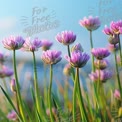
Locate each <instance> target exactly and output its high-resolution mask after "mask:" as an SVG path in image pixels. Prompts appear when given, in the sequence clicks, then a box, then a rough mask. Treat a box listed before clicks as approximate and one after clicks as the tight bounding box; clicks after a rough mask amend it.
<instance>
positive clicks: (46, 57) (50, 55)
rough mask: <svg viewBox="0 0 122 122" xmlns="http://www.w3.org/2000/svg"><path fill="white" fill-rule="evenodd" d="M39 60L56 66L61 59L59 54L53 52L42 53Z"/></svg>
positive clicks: (58, 52)
mask: <svg viewBox="0 0 122 122" xmlns="http://www.w3.org/2000/svg"><path fill="white" fill-rule="evenodd" d="M41 58H42V60H43V61H44V63H46V64H56V63H58V62H59V61H60V60H61V59H62V58H61V52H60V51H55V50H47V51H43V53H42V57H41Z"/></svg>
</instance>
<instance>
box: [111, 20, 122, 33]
mask: <svg viewBox="0 0 122 122" xmlns="http://www.w3.org/2000/svg"><path fill="white" fill-rule="evenodd" d="M110 27H111V29H112V31H113V32H114V33H115V34H120V30H119V29H120V28H121V27H122V21H121V20H120V21H117V22H114V21H112V22H111V23H110Z"/></svg>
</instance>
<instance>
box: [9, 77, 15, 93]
mask: <svg viewBox="0 0 122 122" xmlns="http://www.w3.org/2000/svg"><path fill="white" fill-rule="evenodd" d="M10 87H11V91H12V92H15V91H16V83H15V79H12V80H11V82H10Z"/></svg>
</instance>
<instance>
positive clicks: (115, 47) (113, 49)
mask: <svg viewBox="0 0 122 122" xmlns="http://www.w3.org/2000/svg"><path fill="white" fill-rule="evenodd" d="M107 49H108V50H109V51H110V52H114V51H117V50H118V49H119V45H118V44H115V45H113V44H108V46H107Z"/></svg>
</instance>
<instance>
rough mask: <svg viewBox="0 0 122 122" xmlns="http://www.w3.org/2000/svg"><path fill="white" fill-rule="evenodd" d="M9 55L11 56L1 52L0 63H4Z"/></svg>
mask: <svg viewBox="0 0 122 122" xmlns="http://www.w3.org/2000/svg"><path fill="white" fill-rule="evenodd" d="M8 55H9V54H8V53H5V54H4V53H3V52H1V51H0V63H3V62H4V61H5V60H6V58H7V57H8Z"/></svg>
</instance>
